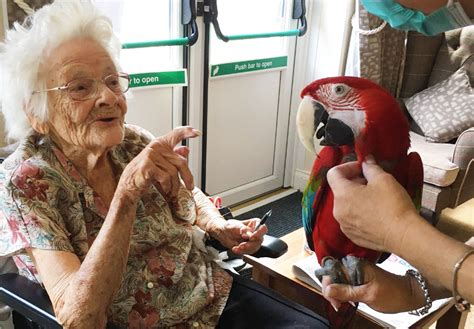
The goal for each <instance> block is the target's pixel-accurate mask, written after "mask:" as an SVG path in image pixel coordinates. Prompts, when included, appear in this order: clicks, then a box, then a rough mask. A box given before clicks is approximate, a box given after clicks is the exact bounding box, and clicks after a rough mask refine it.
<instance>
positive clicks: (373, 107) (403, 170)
mask: <svg viewBox="0 0 474 329" xmlns="http://www.w3.org/2000/svg"><path fill="white" fill-rule="evenodd" d="M301 97H302V98H303V101H302V102H301V104H300V106H299V109H298V113H297V117H296V121H297V128H298V134H299V137H300V140H301V142H302V143H303V145H304V146H305V147H306V148H307V149H308V150H309V151H311V152H313V153H314V152H315V148H314V143H315V141H316V140H317V139H321V138H322V141H321V145H323V146H324V147H323V148H322V149H321V151H320V152H319V154H317V157H316V159H315V161H314V164H313V168H312V171H311V175H310V179H309V181H308V184H307V186H306V189H305V191H304V193H303V199H302V217H303V226H304V229H305V233H306V238H307V243H308V246H309V247H310V248H311V249H312V250H314V251H315V253H316V256H317V259H318V261H319V263H320V265H321V266H322V269H321V270H319V271H317V272H316V275H317V276H319V277H321V276H323V275H330V276H331V279H332V281H333V282H338V283H347V282H348V281H347V279H346V276H345V275H344V273H343V271H342V265H341V261H342V263H343V264H344V266H345V267H346V268H347V270H348V276H349V278H348V280H349V282H350V283H351V284H354V285H360V284H362V283H363V272H362V270H361V269H362V262H363V261H370V262H377V261H378V260H379V258H380V257H381V255H382V254H381V253H380V252H378V251H375V250H370V249H367V248H362V247H359V246H357V245H356V244H354V243H353V242H352V241H351V240H349V239H348V238H347V237H346V236H345V235H344V233H342V231H341V229H340V227H339V224H338V223H337V221H336V220H335V219H334V216H333V201H334V195H333V193H332V191H331V188H330V186H329V185H328V183H327V180H326V173H327V172H328V170H329V169H330V168H332V167H334V166H337V165H339V164H341V163H344V162H347V161H355V160H357V162H359V164H361V163H362V162H363V161H364V159H365V158H366V157H367V156H368V155H372V156H373V157H374V158H375V161H376V162H377V163H378V164H379V165H381V166H382V167H383V168H384V170H385V171H387V172H389V173H390V174H392V175H393V176H394V177H395V178H396V180H397V181H398V182H399V183H400V184H401V185H402V186H403V187H405V189H406V190H407V192H408V193H409V194H410V196H411V197H412V199H413V200H414V202H415V203H418V204H421V191H422V187H423V165H422V162H421V159H420V156H419V155H418V154H417V153H414V152H411V153H409V154H407V152H408V148H409V147H410V138H409V124H408V121H407V119H406V117H405V116H404V115H403V113H402V110H401V109H400V106H399V105H398V102H397V100H396V99H395V98H394V97H392V96H391V95H390V94H389V93H388V92H387V91H386V90H384V89H383V88H382V87H380V86H379V85H377V84H375V83H374V82H371V81H370V80H367V79H363V78H356V77H344V76H343V77H332V78H325V79H320V80H317V81H314V82H312V83H311V84H309V85H308V86H306V87H305V88H304V89H303V91H302V92H301ZM320 124H322V127H321V128H319V129H317V128H318V126H319V125H320ZM374 206H376V205H374ZM344 307H345V309H347V310H349V311H346V312H348V313H346V315H344V314H343V312H341V310H339V312H338V313H336V314H335V313H334V310H333V309H332V308H328V317H329V320H330V322H331V328H333V327H334V328H343V327H344V326H345V325H347V324H348V321H345V320H344V319H342V317H347V314H355V310H356V308H354V307H352V310H351V306H350V305H349V304H345V305H344ZM349 312H350V313H349ZM334 319H335V320H334ZM343 323H345V324H343Z"/></svg>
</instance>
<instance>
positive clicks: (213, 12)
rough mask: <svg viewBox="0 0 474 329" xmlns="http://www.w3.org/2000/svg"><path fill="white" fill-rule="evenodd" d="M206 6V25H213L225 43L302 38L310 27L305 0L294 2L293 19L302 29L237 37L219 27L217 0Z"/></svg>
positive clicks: (206, 3) (208, 2) (206, 2)
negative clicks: (290, 37)
mask: <svg viewBox="0 0 474 329" xmlns="http://www.w3.org/2000/svg"><path fill="white" fill-rule="evenodd" d="M205 5H207V6H208V9H207V10H208V11H207V12H206V13H205V15H204V21H205V22H206V23H212V25H213V26H214V31H215V32H216V35H217V37H218V38H219V39H221V40H222V41H224V42H228V41H231V40H243V39H261V38H272V37H288V36H302V35H304V34H305V33H306V31H307V29H308V26H307V22H306V5H305V0H294V2H293V19H298V20H299V21H300V27H299V28H298V29H295V30H288V31H278V32H267V33H252V34H235V35H224V34H223V33H222V31H221V28H220V26H219V21H218V20H217V16H218V9H217V0H205Z"/></svg>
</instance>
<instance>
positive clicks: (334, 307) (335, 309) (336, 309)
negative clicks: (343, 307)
mask: <svg viewBox="0 0 474 329" xmlns="http://www.w3.org/2000/svg"><path fill="white" fill-rule="evenodd" d="M331 306H332V308H333V309H334V311H336V312H339V309H338V308H337V307H336V305H334V304H332V303H331Z"/></svg>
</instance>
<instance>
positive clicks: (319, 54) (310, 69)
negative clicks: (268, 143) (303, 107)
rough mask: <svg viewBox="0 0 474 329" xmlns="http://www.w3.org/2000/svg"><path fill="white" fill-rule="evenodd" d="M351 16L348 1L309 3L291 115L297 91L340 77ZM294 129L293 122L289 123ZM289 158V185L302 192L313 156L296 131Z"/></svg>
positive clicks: (295, 108)
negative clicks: (291, 177)
mask: <svg viewBox="0 0 474 329" xmlns="http://www.w3.org/2000/svg"><path fill="white" fill-rule="evenodd" d="M353 12H354V1H352V0H310V3H309V6H308V17H309V18H310V21H309V29H308V35H307V36H306V40H305V41H306V44H305V45H301V47H300V49H298V50H297V51H299V52H304V53H305V55H304V56H302V55H300V54H297V58H299V60H300V61H301V62H303V63H299V64H297V65H296V67H295V81H294V87H293V97H292V103H291V108H292V113H296V111H297V108H298V105H299V103H300V101H301V99H300V96H299V94H300V91H301V90H302V89H303V87H304V86H306V85H307V84H309V83H310V82H311V81H314V80H316V79H320V78H324V77H330V76H338V75H343V72H344V70H345V69H344V68H345V64H346V54H347V49H348V45H349V39H350V34H351V24H350V20H351V17H352V14H353ZM292 124H293V125H294V124H295V123H294V120H293V122H292ZM292 133H294V135H295V137H294V138H295V140H296V141H297V142H296V143H295V145H294V157H293V159H294V160H293V161H294V163H293V168H294V170H293V172H294V173H293V182H292V184H291V185H292V186H293V187H294V188H296V189H300V190H302V189H304V187H305V185H306V182H307V180H308V178H309V173H310V171H311V167H312V164H313V161H314V158H315V155H314V154H312V153H310V152H308V151H306V150H305V148H304V147H303V145H302V144H301V143H300V142H299V139H298V136H297V132H296V129H293V132H292Z"/></svg>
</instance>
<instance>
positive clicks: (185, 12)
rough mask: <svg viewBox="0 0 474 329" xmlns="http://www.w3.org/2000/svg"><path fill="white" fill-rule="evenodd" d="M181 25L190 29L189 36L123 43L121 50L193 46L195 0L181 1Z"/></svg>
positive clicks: (196, 31)
mask: <svg viewBox="0 0 474 329" xmlns="http://www.w3.org/2000/svg"><path fill="white" fill-rule="evenodd" d="M181 24H183V25H185V26H186V28H188V27H190V28H191V34H190V35H189V36H187V37H183V38H176V39H169V40H156V41H142V42H130V43H124V44H122V49H134V48H146V47H162V46H192V45H194V44H195V43H196V41H197V39H198V36H199V31H198V27H197V24H196V0H181Z"/></svg>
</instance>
